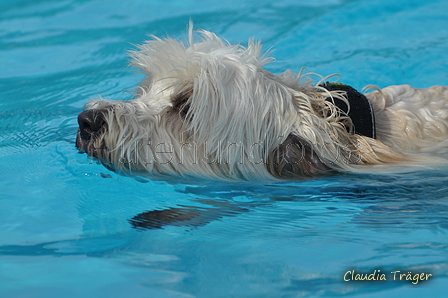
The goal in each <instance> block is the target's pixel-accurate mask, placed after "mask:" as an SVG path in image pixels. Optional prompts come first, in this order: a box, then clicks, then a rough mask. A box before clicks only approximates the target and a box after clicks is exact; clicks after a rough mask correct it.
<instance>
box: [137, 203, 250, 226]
mask: <svg viewBox="0 0 448 298" xmlns="http://www.w3.org/2000/svg"><path fill="white" fill-rule="evenodd" d="M196 201H197V202H199V203H201V204H204V205H209V206H211V207H199V206H187V205H179V207H170V208H167V209H163V210H151V211H146V212H143V213H140V214H138V215H136V216H134V217H133V218H132V219H130V220H129V222H130V223H131V225H132V226H133V227H134V228H136V229H138V230H149V229H161V228H163V227H164V226H183V227H198V226H203V225H206V224H208V223H210V222H211V221H214V220H219V219H220V218H222V217H227V216H236V215H238V214H240V213H243V212H248V211H249V209H248V208H246V207H244V206H241V205H236V204H235V203H230V202H228V201H222V200H221V201H213V200H196Z"/></svg>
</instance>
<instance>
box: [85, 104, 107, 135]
mask: <svg viewBox="0 0 448 298" xmlns="http://www.w3.org/2000/svg"><path fill="white" fill-rule="evenodd" d="M105 124H106V122H105V121H104V111H103V110H87V111H84V112H82V113H81V114H79V115H78V125H79V131H80V134H81V137H82V138H83V139H86V140H89V139H90V137H91V136H92V135H93V134H95V133H97V132H98V131H99V130H100V129H101V128H102V127H103V126H104V125H105Z"/></svg>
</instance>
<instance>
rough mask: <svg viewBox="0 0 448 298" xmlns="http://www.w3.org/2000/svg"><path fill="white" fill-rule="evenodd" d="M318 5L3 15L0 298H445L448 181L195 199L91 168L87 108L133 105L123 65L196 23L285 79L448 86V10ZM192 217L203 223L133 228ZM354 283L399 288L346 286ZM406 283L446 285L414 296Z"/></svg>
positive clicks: (383, 178) (24, 8)
mask: <svg viewBox="0 0 448 298" xmlns="http://www.w3.org/2000/svg"><path fill="white" fill-rule="evenodd" d="M318 2H319V3H317V1H304V0H294V1H290V0H277V1H263V0H257V1H253V0H247V1H245V0H239V1H217V2H216V3H210V2H209V1H193V0H191V1H180V0H179V1H143V0H136V1H122V0H119V1H118V0H117V1H103V0H96V1H75V0H67V1H51V0H48V1H29V0H14V1H13V0H10V1H2V2H1V3H0V128H1V129H0V297H2V298H3V297H5V298H6V297H7V298H9V297H11V298H16V297H33V298H36V297H39V298H40V297H42V298H43V297H45V298H48V297H51V298H53V297H68V298H69V297H87V298H90V297H92V298H101V297H108V298H115V297H132V298H138V297H341V296H349V297H445V295H446V290H447V282H448V237H447V234H448V194H447V191H448V171H446V169H445V170H421V171H416V172H411V173H404V174H400V175H398V174H397V175H340V176H335V177H329V178H323V179H315V180H307V181H299V182H287V183H286V182H285V183H278V184H266V185H259V184H248V183H211V182H208V181H191V182H189V183H188V184H187V183H186V182H185V181H184V182H178V181H175V180H167V181H150V180H143V179H138V178H135V177H123V176H118V175H116V174H114V173H112V172H110V171H108V170H107V169H105V168H104V167H103V166H101V165H98V164H96V163H95V162H94V161H91V160H89V159H87V157H86V156H85V155H82V154H78V153H77V150H76V148H75V146H74V140H75V133H76V130H77V123H76V116H77V114H78V113H79V112H80V111H81V109H82V106H83V104H84V103H85V102H86V101H87V100H89V99H91V98H94V97H97V96H98V94H100V95H101V96H102V97H105V98H113V99H129V98H130V96H131V95H130V94H129V93H126V92H123V91H125V90H129V89H132V88H134V87H135V86H136V85H137V84H138V82H139V80H140V79H141V76H140V75H138V74H133V73H132V69H128V68H126V66H127V57H126V51H127V50H129V49H132V45H133V44H138V43H140V42H141V41H142V40H144V39H145V38H146V34H156V35H159V36H166V35H170V36H172V37H175V38H182V39H184V36H185V31H186V27H187V24H188V21H189V20H190V19H192V20H193V21H194V22H195V25H196V27H198V28H204V29H207V30H211V31H214V32H216V33H218V34H219V35H221V36H223V37H224V38H226V39H228V40H229V41H230V42H232V43H243V44H244V43H245V42H246V41H247V39H248V38H250V37H252V36H254V37H256V38H257V39H262V40H263V42H264V44H265V45H266V48H270V47H273V48H274V49H275V52H274V54H273V55H274V56H275V57H276V58H277V61H276V62H275V63H273V64H271V65H269V66H268V69H269V70H271V71H272V72H274V73H280V72H282V71H284V70H285V69H287V68H291V69H293V70H294V71H299V70H300V68H301V67H302V66H306V67H307V68H308V70H309V71H314V72H317V73H319V74H322V75H328V74H331V73H335V72H338V73H340V74H341V80H340V81H342V82H345V83H347V84H350V85H352V86H354V87H355V88H357V89H361V88H362V87H363V86H365V85H367V84H376V85H378V86H380V87H385V86H387V85H391V84H403V83H409V84H411V85H413V86H415V87H428V86H431V85H436V84H441V85H447V84H448V55H447V53H448V17H447V11H448V1H446V0H398V1H389V0H369V1H356V0H347V1H343V0H340V1H339V0H322V1H318ZM310 3H312V4H310ZM185 206H187V207H185ZM169 208H172V209H169ZM179 208H184V209H187V210H188V212H189V213H191V214H197V215H198V216H197V217H194V218H192V219H191V220H187V221H184V222H183V224H182V223H181V222H173V224H171V225H167V226H164V227H163V228H156V227H152V228H150V227H146V228H145V227H140V228H138V227H137V228H136V227H134V226H133V225H132V223H133V220H134V222H135V220H136V219H138V218H139V216H140V217H141V216H142V214H143V215H144V214H145V212H149V211H154V210H167V209H168V210H172V211H173V212H177V211H176V210H179ZM351 270H355V273H369V274H370V273H373V272H374V271H375V270H376V271H377V272H378V271H379V270H380V272H381V273H386V278H387V280H386V281H382V282H381V281H379V282H375V281H364V282H359V281H344V275H345V277H346V278H350V274H348V275H346V274H345V273H346V272H348V271H351ZM393 271H401V273H407V272H412V275H414V274H415V273H428V274H432V276H431V277H430V278H429V280H428V281H426V282H419V283H418V284H417V285H414V284H412V283H411V281H406V280H401V281H400V280H393V274H392V273H391V272H393ZM397 279H399V278H398V277H397Z"/></svg>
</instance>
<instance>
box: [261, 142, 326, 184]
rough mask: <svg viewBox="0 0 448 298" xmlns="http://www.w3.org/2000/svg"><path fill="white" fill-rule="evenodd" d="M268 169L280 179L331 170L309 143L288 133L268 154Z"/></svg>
mask: <svg viewBox="0 0 448 298" xmlns="http://www.w3.org/2000/svg"><path fill="white" fill-rule="evenodd" d="M267 168H268V171H269V173H270V174H271V175H273V176H274V177H276V178H281V179H285V178H286V179H288V178H289V179H294V178H297V177H313V176H317V175H322V174H325V173H329V172H330V171H331V170H330V168H329V167H328V166H326V165H325V163H324V162H323V161H322V160H321V159H320V157H319V156H318V155H317V154H316V152H315V151H314V150H313V147H312V146H311V144H309V143H308V142H307V141H305V140H303V139H302V138H300V137H298V136H296V135H294V134H290V135H288V137H287V138H286V140H285V141H284V142H283V143H282V144H280V145H279V146H278V147H276V148H275V149H274V150H273V151H272V152H271V153H270V154H269V156H268V163H267Z"/></svg>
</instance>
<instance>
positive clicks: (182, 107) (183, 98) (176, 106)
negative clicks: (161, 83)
mask: <svg viewBox="0 0 448 298" xmlns="http://www.w3.org/2000/svg"><path fill="white" fill-rule="evenodd" d="M190 95H191V94H190V93H179V94H176V95H175V96H174V97H173V99H172V103H173V111H174V112H175V113H178V114H179V115H181V116H182V117H183V118H185V117H186V116H187V113H188V110H189V109H190V103H189V102H188V100H189V99H190Z"/></svg>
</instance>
